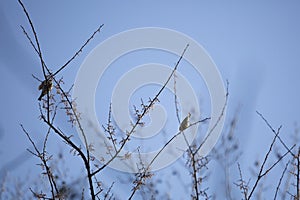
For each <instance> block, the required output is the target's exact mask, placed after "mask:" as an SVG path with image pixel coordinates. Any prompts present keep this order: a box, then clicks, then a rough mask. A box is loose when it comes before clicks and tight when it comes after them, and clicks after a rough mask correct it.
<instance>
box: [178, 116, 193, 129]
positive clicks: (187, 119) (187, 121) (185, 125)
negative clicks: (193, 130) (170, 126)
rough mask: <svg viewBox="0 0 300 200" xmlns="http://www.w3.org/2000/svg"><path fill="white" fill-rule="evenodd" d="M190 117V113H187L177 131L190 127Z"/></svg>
mask: <svg viewBox="0 0 300 200" xmlns="http://www.w3.org/2000/svg"><path fill="white" fill-rule="evenodd" d="M190 117H191V113H189V114H188V116H186V117H185V118H184V120H183V121H182V122H181V124H180V126H179V131H183V130H185V129H186V128H188V127H189V126H190Z"/></svg>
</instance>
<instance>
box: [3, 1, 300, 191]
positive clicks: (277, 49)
mask: <svg viewBox="0 0 300 200" xmlns="http://www.w3.org/2000/svg"><path fill="white" fill-rule="evenodd" d="M24 3H25V6H26V7H27V8H28V11H29V13H30V15H31V17H32V19H33V22H34V25H35V27H36V30H37V32H38V36H39V39H40V42H41V47H42V50H43V53H44V58H45V61H46V63H47V65H48V66H49V67H50V68H51V69H53V70H54V71H55V69H58V68H59V66H61V65H62V64H63V63H64V62H65V61H66V60H68V59H69V58H70V57H71V56H72V55H73V53H74V52H75V51H76V50H77V49H78V48H79V47H80V46H81V45H82V43H83V42H84V41H85V40H86V39H87V38H88V37H89V36H90V34H91V33H92V32H93V31H94V30H95V29H96V28H97V27H98V26H99V25H100V24H105V25H104V27H103V29H102V30H101V33H100V34H98V35H97V36H96V38H95V39H94V40H93V41H92V42H91V43H90V44H89V45H88V47H87V48H86V49H84V51H83V52H82V53H81V54H80V56H79V57H78V58H77V59H76V60H75V61H74V62H73V63H72V64H71V65H70V66H69V67H68V68H66V69H65V70H64V71H63V72H62V75H63V77H64V79H65V80H66V85H67V86H70V85H71V84H72V83H73V82H74V80H75V77H76V73H77V70H78V69H79V66H80V64H81V63H82V62H83V60H84V58H85V57H86V56H87V54H88V53H89V52H90V51H91V50H92V49H93V48H94V47H95V46H97V45H98V44H99V43H100V42H102V41H104V40H105V39H107V38H108V37H110V36H112V35H114V34H117V33H119V32H122V31H126V30H128V29H132V28H140V27H149V26H155V27H162V28H169V29H174V30H176V31H179V32H182V33H184V34H186V35H188V36H190V37H192V38H193V39H195V40H196V41H197V42H199V43H200V44H201V45H203V47H204V48H205V49H206V50H207V52H208V53H209V54H210V56H211V57H212V59H213V60H214V62H215V63H216V65H217V66H218V69H219V71H220V73H221V75H222V77H223V79H224V80H226V79H227V80H228V81H229V83H230V86H229V92H230V97H229V107H228V112H227V116H228V119H229V118H230V117H231V116H233V115H234V113H235V110H236V109H237V108H240V114H239V123H238V128H237V132H236V134H237V137H238V138H239V141H240V144H241V146H242V147H243V149H242V151H243V155H244V156H242V158H241V163H243V164H242V165H244V166H248V165H251V164H252V163H253V162H252V161H254V160H255V159H257V158H258V159H262V156H263V155H264V154H263V153H264V152H266V150H267V147H268V145H269V143H270V141H271V138H272V136H273V135H272V133H270V131H269V130H268V129H267V128H266V126H265V124H264V123H263V122H262V120H261V119H260V118H259V117H258V116H257V114H256V113H255V111H256V110H258V111H260V112H261V113H263V114H264V116H265V117H266V118H267V119H268V120H269V122H270V123H271V124H272V125H274V127H278V126H279V125H281V124H282V125H283V129H282V134H283V135H284V136H285V135H286V136H285V137H286V139H287V141H289V139H290V136H289V135H288V134H290V133H292V132H293V130H294V128H295V123H297V122H298V123H299V111H300V106H299V102H300V95H299V85H300V79H299V75H300V67H299V64H300V63H299V52H300V39H299V35H300V27H299V19H300V13H299V8H300V3H299V2H298V1H295V0H294V1H288V2H283V1H265V2H260V1H251V3H250V2H244V1H243V2H242V1H226V2H221V1H188V2H185V3H183V2H180V1H164V2H160V1H126V2H125V1H115V2H111V3H108V2H104V1H89V2H88V3H87V2H83V1H82V2H73V1H63V2H62V1H58V0H56V1H47V2H45V1H24ZM0 25H1V31H0V45H1V47H0V76H1V79H0V85H1V94H2V95H1V98H0V102H1V104H0V108H1V111H2V114H1V115H0V160H1V164H0V170H1V173H0V175H3V172H4V170H6V167H7V164H10V165H9V167H10V169H8V171H10V172H11V173H12V174H13V175H16V176H22V174H24V170H25V171H27V170H29V171H32V168H31V167H30V166H31V165H34V164H35V163H36V162H37V161H36V160H35V159H33V158H31V157H30V156H29V155H28V154H27V153H25V149H26V148H28V147H29V146H30V145H29V142H28V140H27V139H26V138H25V136H24V134H22V131H21V129H20V127H19V124H20V123H22V124H23V125H24V126H25V127H26V128H28V130H29V131H30V132H31V133H32V135H33V137H36V138H37V140H39V139H40V136H39V135H40V134H41V133H43V131H44V130H46V129H45V126H44V125H43V124H41V123H40V121H39V120H38V114H39V112H38V102H37V97H38V95H39V91H38V90H37V86H38V82H37V81H36V80H34V79H33V78H32V77H31V74H34V75H36V76H38V77H40V78H42V73H41V69H40V66H39V61H38V58H37V56H36V54H35V52H34V50H33V49H32V48H31V46H30V44H29V42H28V41H27V39H26V37H25V36H24V34H23V33H22V30H21V28H20V25H23V26H24V27H25V28H26V29H27V30H28V31H29V26H28V23H27V21H26V18H25V15H24V13H23V12H22V9H21V8H20V6H19V5H18V3H17V1H11V0H4V1H1V2H0ZM113 48H117V47H113ZM169 62H170V63H174V62H176V60H170V61H169ZM61 126H63V124H61ZM54 141H55V138H53V143H51V145H54V146H51V147H50V148H53V147H54V148H55V149H63V148H64V145H63V144H59V145H58V148H57V146H55V145H56V143H55V142H54ZM289 144H292V141H289ZM15 158H18V160H20V158H24V162H21V163H20V162H19V161H18V162H16V163H13V164H11V161H12V160H14V159H15ZM244 169H245V171H247V170H248V168H247V167H245V168H244ZM108 171H109V170H108ZM107 173H109V172H107ZM13 175H12V176H13ZM121 193H122V192H121V191H120V194H121ZM180 195H183V194H180Z"/></svg>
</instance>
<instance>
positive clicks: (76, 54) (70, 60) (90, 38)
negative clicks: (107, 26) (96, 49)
mask: <svg viewBox="0 0 300 200" xmlns="http://www.w3.org/2000/svg"><path fill="white" fill-rule="evenodd" d="M103 26H104V24H101V25H100V26H99V28H98V29H97V30H96V31H94V33H93V34H92V35H91V36H90V37H89V38H88V39H87V41H86V42H85V43H84V44H83V45H82V46H81V47H80V49H79V50H78V51H77V52H76V53H75V54H74V55H73V56H72V58H70V59H69V60H68V61H67V62H66V63H65V64H64V65H63V66H61V67H60V68H59V69H58V70H57V71H56V72H55V73H53V75H52V76H55V75H56V74H58V73H59V72H60V71H61V70H63V69H64V68H65V67H66V66H68V64H69V63H70V62H72V60H74V59H75V58H76V56H78V55H79V53H80V52H82V50H83V48H84V47H85V46H86V45H87V44H88V43H89V42H90V40H92V39H93V38H94V36H95V35H96V34H97V33H100V30H101V28H102V27H103Z"/></svg>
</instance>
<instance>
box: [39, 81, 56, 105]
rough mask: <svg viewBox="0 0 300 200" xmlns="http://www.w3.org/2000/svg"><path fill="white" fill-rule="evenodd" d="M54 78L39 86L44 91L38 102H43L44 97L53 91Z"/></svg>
mask: <svg viewBox="0 0 300 200" xmlns="http://www.w3.org/2000/svg"><path fill="white" fill-rule="evenodd" d="M52 86H53V85H52V78H51V77H47V79H46V80H44V81H43V82H42V83H41V84H40V85H39V90H42V92H41V95H40V96H39V98H38V100H39V101H40V100H42V97H43V96H45V95H46V94H47V93H48V92H50V91H51V89H52Z"/></svg>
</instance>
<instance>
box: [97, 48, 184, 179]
mask: <svg viewBox="0 0 300 200" xmlns="http://www.w3.org/2000/svg"><path fill="white" fill-rule="evenodd" d="M188 47H189V44H187V45H186V47H185V48H184V50H183V52H182V54H181V56H180V58H179V59H178V61H177V63H176V65H175V67H174V69H173V71H172V72H171V74H170V76H169V77H168V79H167V81H166V82H165V84H164V85H163V86H162V88H161V89H160V90H159V91H158V93H157V94H156V95H155V97H154V98H153V99H152V100H151V101H150V103H149V105H148V106H147V108H145V109H144V110H143V112H142V113H141V115H140V117H139V118H138V119H137V121H136V122H135V124H134V125H133V126H132V128H131V130H130V131H129V132H127V133H126V137H125V139H124V140H123V141H122V143H121V146H120V147H119V149H118V151H116V153H115V154H114V156H112V157H111V158H110V159H109V160H108V161H107V162H106V163H105V164H104V165H103V166H102V167H100V168H99V169H97V170H95V171H94V172H93V173H92V175H95V174H97V173H98V172H100V171H101V170H103V169H104V168H105V167H106V166H108V165H109V164H110V163H111V162H112V161H113V160H114V159H115V158H116V157H117V156H118V155H119V153H120V152H121V151H122V149H123V148H124V146H125V144H126V143H127V141H128V140H129V139H130V136H131V134H132V133H133V132H134V131H135V129H136V127H137V126H138V125H139V124H140V122H141V120H142V118H143V117H144V116H145V115H146V114H147V112H148V111H149V110H150V108H152V107H153V105H154V103H155V102H156V101H158V97H159V95H160V94H161V93H162V91H163V90H164V89H165V87H166V86H167V84H168V83H169V81H170V79H171V78H172V76H173V74H174V73H175V71H176V70H177V67H178V65H179V63H180V61H181V60H182V58H183V56H184V54H185V52H186V50H187V48H188Z"/></svg>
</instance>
